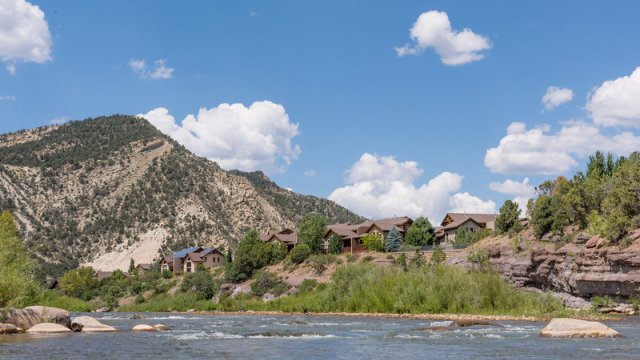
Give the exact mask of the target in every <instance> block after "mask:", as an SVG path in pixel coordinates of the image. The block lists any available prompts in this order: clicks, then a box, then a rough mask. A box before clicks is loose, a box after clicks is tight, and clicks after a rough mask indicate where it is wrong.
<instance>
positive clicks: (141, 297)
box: [136, 294, 144, 304]
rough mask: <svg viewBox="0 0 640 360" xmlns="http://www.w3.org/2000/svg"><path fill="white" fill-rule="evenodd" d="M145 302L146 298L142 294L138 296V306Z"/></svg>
mask: <svg viewBox="0 0 640 360" xmlns="http://www.w3.org/2000/svg"><path fill="white" fill-rule="evenodd" d="M143 302H144V296H142V294H138V296H136V304H142V303H143Z"/></svg>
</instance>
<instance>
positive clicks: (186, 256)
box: [160, 246, 224, 275]
mask: <svg viewBox="0 0 640 360" xmlns="http://www.w3.org/2000/svg"><path fill="white" fill-rule="evenodd" d="M198 264H202V266H204V267H205V268H207V269H210V268H212V267H215V266H222V265H224V255H223V254H222V253H221V252H220V251H219V250H218V249H213V248H208V249H205V248H203V247H201V246H194V247H190V248H186V249H182V250H180V251H177V252H175V253H173V256H165V257H164V258H163V259H162V262H161V264H160V269H161V270H163V271H164V270H170V271H173V273H174V274H176V275H179V274H182V273H189V272H195V271H196V268H197V266H198Z"/></svg>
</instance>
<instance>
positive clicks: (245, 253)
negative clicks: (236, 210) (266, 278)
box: [225, 230, 287, 283]
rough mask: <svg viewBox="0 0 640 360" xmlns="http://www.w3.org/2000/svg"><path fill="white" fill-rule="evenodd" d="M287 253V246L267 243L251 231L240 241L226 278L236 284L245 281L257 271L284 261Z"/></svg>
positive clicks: (228, 264)
mask: <svg viewBox="0 0 640 360" xmlns="http://www.w3.org/2000/svg"><path fill="white" fill-rule="evenodd" d="M286 253H287V249H286V245H284V244H282V243H280V242H269V243H265V242H264V241H262V240H261V239H260V236H259V235H258V233H257V232H256V231H255V230H250V231H249V232H248V233H247V234H246V235H245V237H244V238H243V239H242V240H240V244H238V249H237V250H236V256H235V258H234V259H233V262H231V263H227V271H226V273H225V278H226V280H227V281H230V282H235V283H238V282H242V281H245V280H247V279H249V278H250V277H251V276H253V273H254V272H255V271H256V270H258V269H262V268H263V267H265V266H268V265H273V264H276V263H278V262H280V261H282V260H283V259H284V257H285V256H286Z"/></svg>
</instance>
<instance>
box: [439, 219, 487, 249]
mask: <svg viewBox="0 0 640 360" xmlns="http://www.w3.org/2000/svg"><path fill="white" fill-rule="evenodd" d="M497 217H498V214H466V213H447V214H446V215H445V216H444V219H442V222H441V223H440V227H438V228H436V244H450V243H453V242H455V239H456V233H457V232H458V229H465V230H467V231H471V232H475V231H479V230H481V229H489V230H495V228H496V218H497Z"/></svg>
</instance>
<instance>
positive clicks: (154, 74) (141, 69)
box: [129, 59, 175, 80]
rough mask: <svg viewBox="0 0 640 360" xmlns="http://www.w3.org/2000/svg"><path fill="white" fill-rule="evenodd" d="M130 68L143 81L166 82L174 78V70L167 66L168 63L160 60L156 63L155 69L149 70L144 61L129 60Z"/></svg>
mask: <svg viewBox="0 0 640 360" xmlns="http://www.w3.org/2000/svg"><path fill="white" fill-rule="evenodd" d="M129 67H131V70H133V72H134V73H136V74H137V75H138V76H139V77H140V78H142V79H155V80H166V79H171V78H172V77H173V71H174V70H175V69H174V68H170V67H168V66H167V61H166V60H164V59H159V60H156V61H155V68H154V69H150V68H147V64H146V62H145V61H144V60H143V59H131V60H129Z"/></svg>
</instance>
